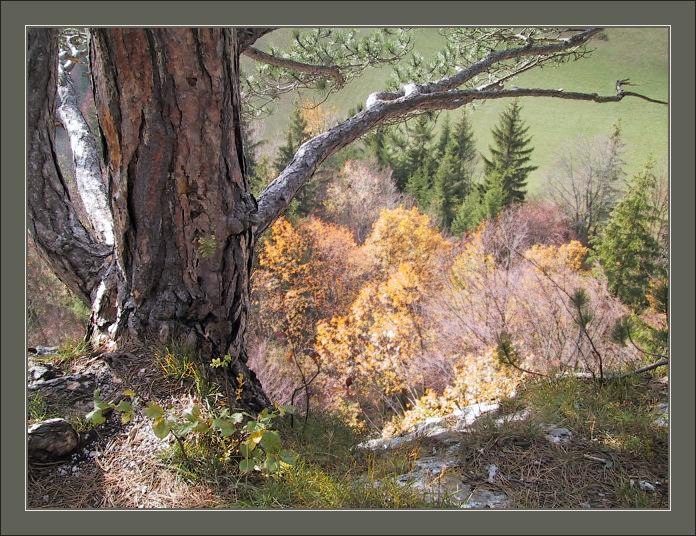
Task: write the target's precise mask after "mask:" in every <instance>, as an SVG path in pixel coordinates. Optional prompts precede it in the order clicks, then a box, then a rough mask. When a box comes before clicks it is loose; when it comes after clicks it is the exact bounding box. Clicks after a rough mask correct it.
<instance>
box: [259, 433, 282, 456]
mask: <svg viewBox="0 0 696 536" xmlns="http://www.w3.org/2000/svg"><path fill="white" fill-rule="evenodd" d="M261 446H262V447H263V449H264V450H265V451H266V452H277V451H279V450H280V447H281V441H280V434H279V433H278V432H276V431H274V430H266V431H265V432H264V433H263V436H262V437H261Z"/></svg>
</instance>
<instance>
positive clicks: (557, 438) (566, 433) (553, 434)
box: [545, 428, 573, 445]
mask: <svg viewBox="0 0 696 536" xmlns="http://www.w3.org/2000/svg"><path fill="white" fill-rule="evenodd" d="M572 436H573V434H572V433H571V431H570V430H568V429H567V428H550V429H548V430H547V431H546V436H545V437H546V439H548V440H549V441H550V442H551V443H554V444H556V445H558V444H560V443H567V442H568V441H570V439H571V437H572Z"/></svg>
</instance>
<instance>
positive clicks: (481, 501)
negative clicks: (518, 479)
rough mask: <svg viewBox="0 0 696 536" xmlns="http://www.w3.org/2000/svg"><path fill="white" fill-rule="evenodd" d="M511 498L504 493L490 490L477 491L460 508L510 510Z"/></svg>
mask: <svg viewBox="0 0 696 536" xmlns="http://www.w3.org/2000/svg"><path fill="white" fill-rule="evenodd" d="M509 507H510V498H509V497H508V496H507V494H505V493H503V492H502V491H495V490H489V489H476V490H474V492H473V493H472V494H471V496H470V497H469V498H468V500H467V501H466V502H464V503H463V504H462V505H461V506H460V508H468V509H472V510H474V509H475V510H478V509H483V508H491V509H500V508H509Z"/></svg>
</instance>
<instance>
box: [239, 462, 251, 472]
mask: <svg viewBox="0 0 696 536" xmlns="http://www.w3.org/2000/svg"><path fill="white" fill-rule="evenodd" d="M254 465H255V464H254V460H242V461H241V462H239V470H240V471H241V472H242V473H248V472H249V471H253V470H254Z"/></svg>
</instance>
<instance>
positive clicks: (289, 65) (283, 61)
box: [243, 47, 346, 87]
mask: <svg viewBox="0 0 696 536" xmlns="http://www.w3.org/2000/svg"><path fill="white" fill-rule="evenodd" d="M243 54H244V55H245V56H248V57H249V58H251V59H253V60H256V61H260V62H261V63H267V64H268V65H274V66H275V67H282V68H283V69H287V70H289V71H297V72H299V73H306V74H313V75H317V76H323V77H327V78H328V77H330V78H333V79H334V80H336V85H337V86H338V87H342V86H343V84H345V81H346V80H345V78H344V76H343V74H342V73H341V70H340V69H339V68H338V67H337V66H336V65H329V66H324V65H310V64H308V63H301V62H299V61H295V60H291V59H289V58H281V57H279V56H274V55H273V54H268V53H267V52H263V51H262V50H259V49H257V48H255V47H248V48H246V49H245V50H244V52H243Z"/></svg>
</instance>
